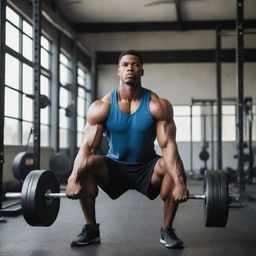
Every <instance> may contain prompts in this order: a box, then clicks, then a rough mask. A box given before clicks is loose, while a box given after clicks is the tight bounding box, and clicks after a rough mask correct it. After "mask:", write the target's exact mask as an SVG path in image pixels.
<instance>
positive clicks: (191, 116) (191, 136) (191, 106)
mask: <svg viewBox="0 0 256 256" xmlns="http://www.w3.org/2000/svg"><path fill="white" fill-rule="evenodd" d="M192 110H193V103H191V105H190V172H191V173H193V134H192V133H193V113H192Z"/></svg>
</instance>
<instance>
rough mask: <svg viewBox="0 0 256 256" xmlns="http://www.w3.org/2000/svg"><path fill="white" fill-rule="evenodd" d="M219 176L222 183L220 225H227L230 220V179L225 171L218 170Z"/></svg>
mask: <svg viewBox="0 0 256 256" xmlns="http://www.w3.org/2000/svg"><path fill="white" fill-rule="evenodd" d="M218 178H219V183H220V216H221V218H219V221H218V227H225V226H226V224H227V221H228V213H229V206H228V204H229V194H228V180H227V174H226V172H224V171H218Z"/></svg>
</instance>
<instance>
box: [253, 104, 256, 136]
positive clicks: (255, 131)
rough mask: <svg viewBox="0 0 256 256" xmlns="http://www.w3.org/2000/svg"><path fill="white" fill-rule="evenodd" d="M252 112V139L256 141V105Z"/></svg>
mask: <svg viewBox="0 0 256 256" xmlns="http://www.w3.org/2000/svg"><path fill="white" fill-rule="evenodd" d="M252 113H253V115H252V118H253V119H252V140H254V141H256V105H253V107H252Z"/></svg>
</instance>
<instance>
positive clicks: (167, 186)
mask: <svg viewBox="0 0 256 256" xmlns="http://www.w3.org/2000/svg"><path fill="white" fill-rule="evenodd" d="M173 187H174V181H173V178H172V177H171V176H170V174H169V173H166V174H165V176H164V178H163V181H162V185H161V190H160V196H161V198H162V200H163V201H166V200H169V199H171V198H172V190H173Z"/></svg>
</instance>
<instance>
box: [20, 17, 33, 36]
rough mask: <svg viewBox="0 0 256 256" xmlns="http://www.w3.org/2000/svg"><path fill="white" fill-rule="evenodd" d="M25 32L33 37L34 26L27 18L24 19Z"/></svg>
mask: <svg viewBox="0 0 256 256" xmlns="http://www.w3.org/2000/svg"><path fill="white" fill-rule="evenodd" d="M22 25H23V29H22V30H23V32H24V33H26V34H27V35H28V36H30V37H32V35H33V32H32V26H31V25H30V24H29V23H27V22H26V21H25V20H23V24H22Z"/></svg>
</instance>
